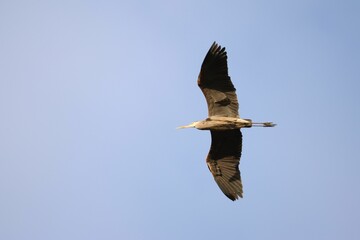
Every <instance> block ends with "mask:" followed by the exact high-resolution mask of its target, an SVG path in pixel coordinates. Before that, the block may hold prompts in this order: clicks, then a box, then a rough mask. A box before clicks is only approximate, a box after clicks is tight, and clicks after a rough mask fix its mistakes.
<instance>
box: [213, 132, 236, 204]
mask: <svg viewBox="0 0 360 240" xmlns="http://www.w3.org/2000/svg"><path fill="white" fill-rule="evenodd" d="M241 148H242V134H241V131H240V129H234V130H224V131H215V130H211V148H210V151H209V154H208V156H207V158H206V163H207V165H208V167H209V170H210V172H211V173H212V175H213V176H214V179H215V181H216V183H217V184H218V185H219V187H220V189H221V191H222V192H223V193H224V194H225V195H226V196H227V197H228V198H230V199H231V200H233V201H234V200H236V199H238V197H242V193H243V190H242V183H241V177H240V170H239V163H240V157H241Z"/></svg>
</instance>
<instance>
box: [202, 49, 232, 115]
mask: <svg viewBox="0 0 360 240" xmlns="http://www.w3.org/2000/svg"><path fill="white" fill-rule="evenodd" d="M197 83H198V85H199V87H200V89H201V91H202V92H203V94H204V96H205V98H206V102H207V105H208V112H209V117H211V116H224V117H239V112H238V109H239V104H238V100H237V96H236V92H235V91H236V89H235V87H234V85H233V84H232V82H231V79H230V77H229V75H228V66H227V54H226V51H225V48H222V47H221V46H220V45H218V44H217V43H216V42H214V43H213V44H212V45H211V47H210V49H209V51H208V53H207V54H206V56H205V59H204V61H203V63H202V65H201V70H200V74H199V77H198V81H197Z"/></svg>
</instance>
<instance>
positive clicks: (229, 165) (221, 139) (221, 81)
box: [179, 42, 275, 201]
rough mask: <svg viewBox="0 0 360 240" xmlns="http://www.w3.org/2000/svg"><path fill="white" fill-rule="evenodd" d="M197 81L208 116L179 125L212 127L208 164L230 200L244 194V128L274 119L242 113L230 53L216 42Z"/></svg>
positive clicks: (201, 128)
mask: <svg viewBox="0 0 360 240" xmlns="http://www.w3.org/2000/svg"><path fill="white" fill-rule="evenodd" d="M197 83H198V85H199V87H200V89H201V91H202V92H203V94H204V96H205V98H206V102H207V106H208V118H206V119H205V120H202V121H197V122H193V123H191V124H189V125H186V126H181V127H179V128H193V127H195V128H197V129H199V130H210V132H211V147H210V151H209V153H208V155H207V157H206V163H207V166H208V168H209V170H210V172H211V173H212V175H213V177H214V179H215V181H216V183H217V184H218V186H219V187H220V189H221V191H222V192H223V193H224V194H225V195H226V196H227V197H228V198H230V199H231V200H233V201H235V200H237V199H238V198H239V197H241V198H242V197H243V187H242V183H241V177H240V170H239V163H240V157H241V150H242V134H241V131H240V129H241V128H250V127H253V126H260V127H274V126H275V124H273V123H272V122H261V123H254V122H252V120H250V119H242V118H240V116H239V103H238V100H237V96H236V89H235V87H234V85H233V84H232V82H231V79H230V77H229V75H228V67H227V54H226V50H225V48H224V47H221V46H220V45H218V44H217V43H216V42H214V43H213V44H212V45H211V47H210V49H209V51H208V53H207V54H206V56H205V59H204V61H203V63H202V65H201V70H200V74H199V77H198V80H197Z"/></svg>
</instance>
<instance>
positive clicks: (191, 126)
mask: <svg viewBox="0 0 360 240" xmlns="http://www.w3.org/2000/svg"><path fill="white" fill-rule="evenodd" d="M193 127H195V123H191V124H189V125H186V126H180V127H177V128H176V129H184V128H193Z"/></svg>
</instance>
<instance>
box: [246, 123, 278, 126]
mask: <svg viewBox="0 0 360 240" xmlns="http://www.w3.org/2000/svg"><path fill="white" fill-rule="evenodd" d="M275 126H276V124H275V123H272V122H262V123H254V122H253V123H252V127H275Z"/></svg>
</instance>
